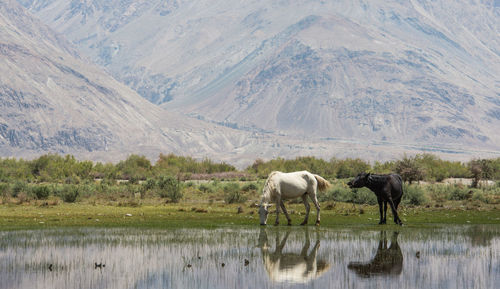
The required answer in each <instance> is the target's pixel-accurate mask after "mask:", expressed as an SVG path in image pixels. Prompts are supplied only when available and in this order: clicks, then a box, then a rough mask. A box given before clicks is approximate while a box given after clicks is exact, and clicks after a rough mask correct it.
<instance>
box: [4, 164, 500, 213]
mask: <svg viewBox="0 0 500 289" xmlns="http://www.w3.org/2000/svg"><path fill="white" fill-rule="evenodd" d="M274 170H279V171H283V172H290V171H299V170H308V171H311V172H313V173H316V174H319V175H322V176H324V177H325V178H327V179H329V180H330V181H331V183H332V187H331V188H330V189H329V190H328V191H326V192H323V193H321V194H319V195H318V198H319V200H320V201H321V202H347V203H353V204H360V205H364V204H366V205H373V204H376V197H375V195H374V194H373V193H372V192H370V191H369V190H367V189H355V190H352V189H350V188H348V187H347V186H346V180H347V179H349V178H352V177H354V176H356V175H357V174H358V173H360V172H364V171H371V172H374V173H389V172H396V173H399V174H400V175H402V176H403V179H404V180H405V188H404V191H405V194H404V196H403V205H413V206H421V205H426V206H432V207H436V208H439V207H445V206H447V205H449V202H455V203H454V204H452V205H453V206H456V205H457V202H458V203H459V205H463V206H468V207H471V206H472V207H471V208H489V209H496V208H497V205H498V204H500V186H499V183H498V182H490V183H489V185H488V186H484V185H483V186H480V184H481V180H482V179H490V180H492V179H493V180H499V179H500V158H498V159H476V160H471V161H469V162H466V163H463V162H457V161H446V160H441V159H440V158H438V157H436V156H434V155H431V154H420V155H416V156H413V157H408V156H405V157H403V158H402V159H400V160H395V161H387V162H375V163H373V164H370V163H369V162H367V161H364V160H361V159H343V160H340V159H336V158H332V159H330V160H329V161H327V160H323V159H318V158H315V157H298V158H295V159H282V158H277V159H273V160H269V161H264V160H260V159H258V160H256V161H255V162H254V163H253V164H252V165H251V166H249V167H247V168H246V169H244V170H240V171H239V170H237V169H236V168H235V167H234V166H232V165H230V164H226V163H224V162H221V163H218V162H214V161H211V160H209V159H204V160H196V159H193V158H191V157H185V156H176V155H173V154H168V155H164V154H161V155H160V156H159V159H158V160H157V161H156V162H155V163H154V164H152V163H151V161H150V160H148V159H147V158H146V157H144V156H140V155H130V156H129V157H128V158H127V159H126V160H122V161H120V162H118V163H116V164H113V163H100V162H95V163H94V162H91V161H79V160H77V159H76V158H75V157H73V156H71V155H67V156H60V155H56V154H47V155H43V156H41V157H39V158H37V159H33V160H24V159H14V158H0V204H26V203H35V204H40V205H57V204H59V203H61V202H65V203H74V202H85V203H91V204H96V203H97V204H106V205H108V204H109V205H118V206H128V207H135V206H141V205H147V204H158V203H165V202H169V203H177V202H180V201H181V200H182V201H183V202H186V203H190V202H191V203H206V204H213V203H226V204H233V203H241V204H243V203H248V204H249V205H250V206H252V205H255V203H256V202H258V200H259V198H260V192H261V190H262V186H263V183H264V180H265V179H266V177H267V175H268V174H269V173H270V172H271V171H274ZM446 178H468V179H470V180H472V181H471V182H470V184H452V185H444V184H440V183H439V182H441V181H443V180H444V179H446ZM417 181H418V182H419V184H416V182H417ZM421 181H424V182H421ZM327 206H328V205H327Z"/></svg>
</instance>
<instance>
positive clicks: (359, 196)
mask: <svg viewBox="0 0 500 289" xmlns="http://www.w3.org/2000/svg"><path fill="white" fill-rule="evenodd" d="M352 202H353V203H355V204H368V205H375V204H377V196H376V195H375V194H374V193H373V192H372V191H370V190H369V189H365V188H363V189H358V190H355V191H354V197H353V200H352Z"/></svg>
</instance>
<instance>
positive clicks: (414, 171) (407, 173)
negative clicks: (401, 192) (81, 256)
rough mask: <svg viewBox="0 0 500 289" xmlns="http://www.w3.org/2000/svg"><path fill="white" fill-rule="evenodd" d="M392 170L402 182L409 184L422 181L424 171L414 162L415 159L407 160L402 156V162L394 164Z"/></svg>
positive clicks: (407, 158)
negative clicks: (399, 176)
mask: <svg viewBox="0 0 500 289" xmlns="http://www.w3.org/2000/svg"><path fill="white" fill-rule="evenodd" d="M394 170H395V171H396V172H397V173H398V174H399V175H401V178H403V181H405V182H408V183H409V184H411V183H412V182H414V181H421V180H423V179H424V175H425V170H424V169H423V168H422V166H420V164H419V163H418V162H417V161H416V160H415V158H409V157H407V156H404V157H403V159H402V160H399V161H397V162H396V163H395V167H394Z"/></svg>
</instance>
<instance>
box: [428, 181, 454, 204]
mask: <svg viewBox="0 0 500 289" xmlns="http://www.w3.org/2000/svg"><path fill="white" fill-rule="evenodd" d="M447 187H448V185H431V186H428V187H427V188H428V190H429V196H430V197H431V199H432V200H434V201H436V202H444V201H446V200H447V199H448V195H449V194H448V189H447Z"/></svg>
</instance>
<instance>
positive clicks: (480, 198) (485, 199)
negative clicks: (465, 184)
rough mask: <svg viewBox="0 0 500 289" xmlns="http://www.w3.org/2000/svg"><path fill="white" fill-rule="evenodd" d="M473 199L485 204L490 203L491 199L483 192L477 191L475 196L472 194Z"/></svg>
mask: <svg viewBox="0 0 500 289" xmlns="http://www.w3.org/2000/svg"><path fill="white" fill-rule="evenodd" d="M472 199H473V200H476V201H481V202H483V203H489V202H490V200H489V198H488V197H487V196H486V194H485V193H484V192H482V191H475V192H474V193H473V194H472Z"/></svg>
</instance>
